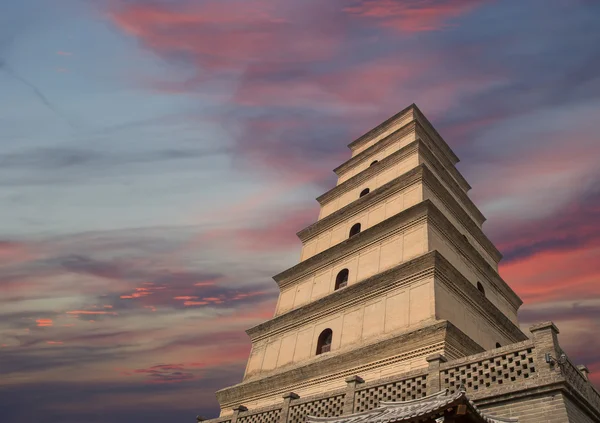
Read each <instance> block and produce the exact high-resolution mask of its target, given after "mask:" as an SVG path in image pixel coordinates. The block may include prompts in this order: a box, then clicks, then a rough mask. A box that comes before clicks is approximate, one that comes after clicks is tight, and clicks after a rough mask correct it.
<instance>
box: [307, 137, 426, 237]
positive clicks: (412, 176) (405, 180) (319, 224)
mask: <svg viewBox="0 0 600 423" xmlns="http://www.w3.org/2000/svg"><path fill="white" fill-rule="evenodd" d="M407 147H409V146H407ZM410 147H413V148H412V149H413V151H416V147H417V143H416V142H415V143H412V144H411V145H410ZM390 157H391V156H390ZM422 173H423V172H422V166H417V167H415V168H413V169H411V170H409V171H408V172H406V173H404V174H402V175H400V176H398V177H397V178H394V179H393V180H391V181H390V182H388V183H387V184H385V185H382V186H380V187H379V188H377V189H375V190H373V191H371V192H370V193H369V195H365V196H364V197H360V198H358V199H356V200H354V201H353V202H351V203H350V204H348V205H346V206H344V207H342V208H341V209H339V210H337V211H335V212H333V213H331V214H330V215H328V216H326V217H324V218H322V219H320V220H318V221H316V222H315V223H313V224H311V225H310V226H307V227H306V228H304V229H302V230H301V231H299V232H298V233H297V234H296V235H297V236H298V238H300V240H301V241H302V242H306V241H308V240H309V239H310V238H312V237H315V236H317V235H319V234H320V233H321V232H323V231H324V230H326V229H328V228H331V227H332V226H333V225H335V224H337V223H339V222H341V221H342V220H344V219H346V218H348V217H350V216H352V215H355V214H357V213H360V212H361V211H363V210H365V209H367V208H368V207H371V206H372V205H374V204H376V203H378V202H379V201H382V200H384V199H386V198H387V197H389V196H391V195H394V194H395V193H397V192H398V191H401V190H403V189H406V188H408V187H409V186H411V185H413V184H415V183H416V182H419V181H420V180H421V179H422ZM340 186H341V185H340Z"/></svg>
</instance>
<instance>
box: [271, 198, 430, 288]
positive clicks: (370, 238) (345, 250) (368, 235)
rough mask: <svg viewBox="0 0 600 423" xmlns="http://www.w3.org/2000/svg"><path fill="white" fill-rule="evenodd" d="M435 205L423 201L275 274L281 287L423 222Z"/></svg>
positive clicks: (274, 277)
mask: <svg viewBox="0 0 600 423" xmlns="http://www.w3.org/2000/svg"><path fill="white" fill-rule="evenodd" d="M433 207H435V206H434V205H433V203H431V201H429V200H426V201H422V202H420V203H419V204H416V205H414V206H412V207H410V208H408V209H406V210H404V211H402V212H400V213H398V214H396V215H394V216H392V217H390V218H388V219H386V220H384V221H383V222H380V223H378V224H377V225H375V226H372V227H370V228H368V229H366V230H364V231H363V232H360V233H359V234H357V235H355V236H353V237H352V238H348V239H346V240H345V241H342V242H340V243H339V244H336V245H334V246H333V247H331V248H328V249H327V250H325V251H323V252H321V253H319V254H316V255H314V256H312V257H310V258H308V259H306V260H304V261H302V262H300V263H298V264H297V265H295V266H293V267H291V268H289V269H287V270H285V271H283V272H281V273H279V274H278V275H275V276H273V279H274V280H275V282H277V284H278V285H279V287H280V288H282V287H284V286H286V285H288V284H289V283H291V282H293V281H294V280H296V279H298V278H300V277H302V276H303V275H305V274H307V273H308V272H312V271H316V270H317V269H318V268H320V267H322V266H324V265H326V264H327V263H328V262H331V261H332V260H336V259H338V258H341V257H343V256H345V255H347V254H350V253H352V252H354V251H356V250H358V249H361V248H363V247H365V246H367V245H369V244H372V243H374V242H377V241H380V240H381V239H382V237H384V236H388V235H390V234H392V233H395V232H399V231H401V230H404V229H406V228H408V227H410V226H413V225H416V224H419V223H421V220H423V219H425V218H426V216H427V212H428V210H429V209H431V208H433Z"/></svg>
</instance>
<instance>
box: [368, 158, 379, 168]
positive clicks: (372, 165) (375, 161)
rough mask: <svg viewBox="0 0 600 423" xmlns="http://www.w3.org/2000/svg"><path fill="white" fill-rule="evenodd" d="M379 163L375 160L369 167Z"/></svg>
mask: <svg viewBox="0 0 600 423" xmlns="http://www.w3.org/2000/svg"><path fill="white" fill-rule="evenodd" d="M377 162H379V160H373V163H371V164H370V165H369V167H371V166H373V165H374V164H375V163H377Z"/></svg>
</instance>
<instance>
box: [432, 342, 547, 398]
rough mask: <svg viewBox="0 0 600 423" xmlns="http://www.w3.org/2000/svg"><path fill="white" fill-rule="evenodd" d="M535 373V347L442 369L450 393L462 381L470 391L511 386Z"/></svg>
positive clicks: (441, 377)
mask: <svg viewBox="0 0 600 423" xmlns="http://www.w3.org/2000/svg"><path fill="white" fill-rule="evenodd" d="M535 372H536V370H535V365H534V355H533V348H527V349H523V350H520V351H515V352H508V353H504V354H502V355H498V356H496V357H491V358H487V359H482V360H479V361H474V362H472V363H467V364H464V365H461V366H457V367H451V368H449V369H445V370H442V371H441V372H440V379H441V387H442V389H443V388H448V389H449V390H450V391H451V392H453V391H455V390H456V389H458V387H459V386H460V385H461V384H462V385H464V386H465V388H466V389H467V391H471V392H472V391H480V390H484V389H488V388H494V387H498V386H499V385H509V386H510V385H511V384H514V383H515V382H517V381H522V380H526V379H529V378H530V377H532V376H533V375H534V373H535Z"/></svg>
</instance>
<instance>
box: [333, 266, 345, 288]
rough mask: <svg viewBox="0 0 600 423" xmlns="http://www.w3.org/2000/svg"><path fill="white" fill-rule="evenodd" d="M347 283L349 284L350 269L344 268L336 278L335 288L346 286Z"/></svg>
mask: <svg viewBox="0 0 600 423" xmlns="http://www.w3.org/2000/svg"><path fill="white" fill-rule="evenodd" d="M346 285H348V269H343V270H340V273H338V275H337V277H336V278H335V290H336V291H337V290H338V289H340V288H344V287H345V286H346Z"/></svg>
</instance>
